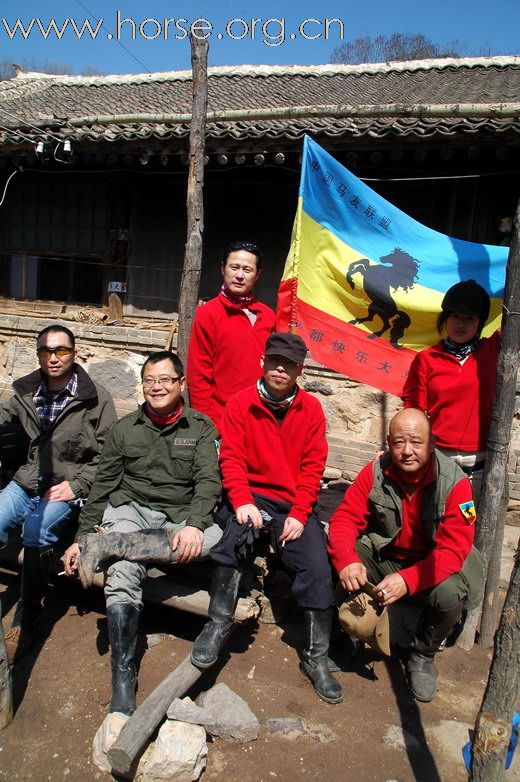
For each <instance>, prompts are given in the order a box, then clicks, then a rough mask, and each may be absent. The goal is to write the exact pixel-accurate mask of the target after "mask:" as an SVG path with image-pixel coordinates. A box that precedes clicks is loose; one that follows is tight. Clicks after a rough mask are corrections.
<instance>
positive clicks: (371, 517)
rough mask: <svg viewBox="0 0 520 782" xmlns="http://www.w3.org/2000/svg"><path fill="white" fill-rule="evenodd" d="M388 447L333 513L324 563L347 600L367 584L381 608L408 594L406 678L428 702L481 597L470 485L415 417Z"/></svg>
mask: <svg viewBox="0 0 520 782" xmlns="http://www.w3.org/2000/svg"><path fill="white" fill-rule="evenodd" d="M388 447H389V453H387V454H384V455H383V456H381V457H380V458H377V459H375V460H374V461H373V462H371V463H370V464H367V465H366V466H365V467H364V468H363V469H362V470H361V472H360V473H359V475H358V476H357V478H356V480H355V481H354V483H353V484H352V485H351V486H350V487H349V488H348V489H347V491H346V493H345V497H344V499H343V502H342V504H341V505H340V507H339V508H338V509H337V510H336V512H335V513H334V514H333V516H332V518H331V520H330V527H329V554H330V556H331V558H332V562H333V564H334V566H335V568H336V570H337V571H338V573H339V578H340V581H341V584H342V586H343V587H344V588H345V589H346V590H347V591H348V592H353V591H357V590H359V589H361V588H362V587H363V586H364V585H365V584H366V583H367V581H370V582H372V583H373V584H376V594H377V595H378V598H379V601H380V603H381V605H383V606H389V605H391V604H392V603H395V602H396V601H397V600H400V599H401V598H403V597H405V596H406V595H413V596H414V597H415V599H416V600H417V601H418V602H420V604H422V605H424V612H423V615H422V617H421V620H420V622H419V626H418V628H417V631H416V635H415V638H414V639H413V641H412V644H411V647H410V649H411V654H410V658H409V661H408V664H407V673H408V676H409V681H410V688H411V690H412V693H413V695H414V696H415V698H416V699H417V700H419V701H425V702H427V701H430V700H431V699H432V698H433V696H434V695H435V691H436V678H437V671H436V668H435V666H434V664H433V658H434V656H435V653H436V652H437V650H438V649H439V647H440V645H441V643H442V641H443V640H444V639H445V638H446V637H447V636H448V635H449V634H450V632H451V630H452V629H453V627H454V626H455V624H456V623H457V622H458V620H459V619H460V617H461V615H462V611H463V606H464V602H467V603H468V604H469V603H473V602H474V601H475V600H477V599H478V597H479V595H480V592H481V588H482V578H483V574H482V563H481V560H480V556H479V554H478V552H477V551H476V549H472V544H473V538H474V533H475V525H474V523H475V518H476V514H475V506H474V504H473V497H472V493H471V484H470V482H469V480H468V478H467V477H466V476H465V475H464V473H463V472H462V470H461V469H460V467H459V466H458V465H457V464H455V463H454V462H453V461H452V460H451V459H448V458H447V457H446V456H444V455H443V454H442V453H440V452H439V451H436V450H435V447H434V442H433V437H432V433H431V426H430V422H429V420H428V418H427V417H426V415H425V414H424V413H423V412H421V411H420V410H415V409H413V408H408V409H406V410H401V411H400V412H399V413H397V414H396V415H395V416H394V417H393V418H392V420H391V422H390V428H389V434H388Z"/></svg>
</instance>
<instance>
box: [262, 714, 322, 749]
mask: <svg viewBox="0 0 520 782" xmlns="http://www.w3.org/2000/svg"><path fill="white" fill-rule="evenodd" d="M262 727H263V728H265V730H267V731H268V732H269V733H273V734H275V735H277V736H282V737H283V738H285V739H288V740H289V741H295V740H296V739H300V738H302V736H307V738H310V739H314V740H315V741H319V742H320V743H321V744H330V742H331V741H334V740H335V739H337V736H336V734H335V733H334V732H333V731H332V730H330V729H329V728H327V727H326V726H325V725H313V724H311V723H309V722H306V720H302V719H300V717H271V718H270V719H268V720H265V722H264V723H263V725H262Z"/></svg>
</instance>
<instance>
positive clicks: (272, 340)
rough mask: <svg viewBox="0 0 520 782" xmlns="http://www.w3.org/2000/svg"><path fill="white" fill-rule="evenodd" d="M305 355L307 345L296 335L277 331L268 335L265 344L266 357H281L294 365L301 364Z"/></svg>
mask: <svg viewBox="0 0 520 782" xmlns="http://www.w3.org/2000/svg"><path fill="white" fill-rule="evenodd" d="M306 353H307V345H306V344H305V342H304V341H303V339H302V338H301V337H300V336H298V334H290V333H289V332H282V331H277V332H275V333H274V334H270V335H269V336H268V338H267V342H266V343H265V355H266V356H282V357H283V358H288V359H289V361H294V363H295V364H303V362H304V361H305V355H306Z"/></svg>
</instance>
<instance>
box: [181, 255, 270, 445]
mask: <svg viewBox="0 0 520 782" xmlns="http://www.w3.org/2000/svg"><path fill="white" fill-rule="evenodd" d="M261 267H262V255H261V253H260V250H259V249H258V247H257V246H256V244H253V243H251V242H233V243H232V244H230V245H229V246H228V247H227V248H226V251H225V253H224V257H223V261H222V267H221V271H222V277H223V285H222V288H221V290H220V293H219V294H218V296H216V297H215V298H214V299H211V300H210V301H208V302H207V303H206V304H203V305H202V306H201V307H199V308H198V309H197V311H196V313H195V319H194V321H193V326H192V329H191V336H190V344H189V348H188V360H187V377H188V388H189V392H190V404H191V406H192V407H193V408H195V410H199V411H200V412H201V413H204V414H205V415H207V416H209V417H210V418H211V420H212V421H213V423H214V424H215V426H216V427H217V431H218V433H219V434H220V433H221V423H222V415H223V413H224V406H225V404H226V402H227V401H228V399H230V397H232V396H233V394H236V393H237V391H241V390H242V389H243V388H247V386H249V385H251V383H255V382H256V380H258V378H259V377H260V374H261V372H260V363H259V362H260V356H261V355H262V354H263V352H264V347H265V341H266V339H267V337H268V336H269V334H270V333H271V332H272V331H273V329H274V320H275V315H274V312H273V311H272V310H271V309H270V308H269V307H268V306H267V305H266V304H262V302H260V301H257V300H256V299H255V297H254V295H253V286H254V285H255V283H256V282H257V280H258V278H259V276H260V271H261Z"/></svg>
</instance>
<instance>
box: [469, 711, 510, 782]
mask: <svg viewBox="0 0 520 782" xmlns="http://www.w3.org/2000/svg"><path fill="white" fill-rule="evenodd" d="M519 725H520V715H519V714H518V712H517V711H515V713H514V715H513V722H512V723H511V739H510V741H509V747H508V748H507V754H506V771H507V769H508V768H509V766H510V765H511V763H512V762H513V756H514V754H515V749H516V745H517V743H518V726H519ZM472 749H473V742H472V741H468V743H467V744H465V745H464V746H463V747H462V757H463V758H464V763H465V765H466V769H467V771H468V773H471V762H472V760H473V754H472Z"/></svg>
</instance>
